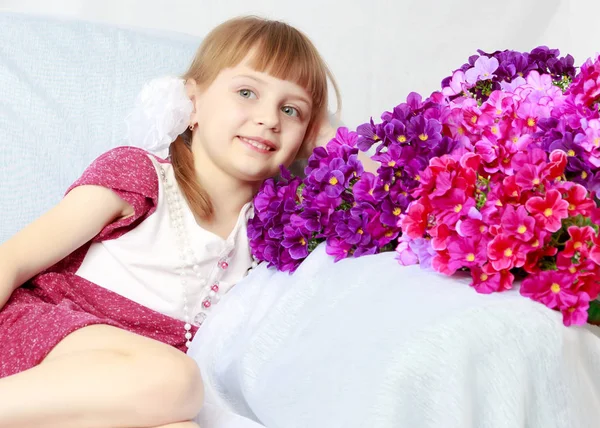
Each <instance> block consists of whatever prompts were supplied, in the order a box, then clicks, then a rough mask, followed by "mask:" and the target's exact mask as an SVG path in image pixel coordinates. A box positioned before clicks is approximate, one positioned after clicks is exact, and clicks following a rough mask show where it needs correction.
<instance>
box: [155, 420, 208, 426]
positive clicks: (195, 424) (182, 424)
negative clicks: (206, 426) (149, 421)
mask: <svg viewBox="0 0 600 428" xmlns="http://www.w3.org/2000/svg"><path fill="white" fill-rule="evenodd" d="M154 428H200V425H198V424H197V423H196V422H192V421H188V422H179V423H175V424H169V425H162V426H160V427H154Z"/></svg>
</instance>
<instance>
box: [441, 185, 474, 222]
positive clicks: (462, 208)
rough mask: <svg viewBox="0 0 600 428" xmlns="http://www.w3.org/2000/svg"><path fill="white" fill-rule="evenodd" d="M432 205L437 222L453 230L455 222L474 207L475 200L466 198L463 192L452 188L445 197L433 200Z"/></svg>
mask: <svg viewBox="0 0 600 428" xmlns="http://www.w3.org/2000/svg"><path fill="white" fill-rule="evenodd" d="M432 205H433V208H434V210H435V212H436V218H437V220H438V222H443V223H445V224H447V225H449V226H451V227H452V228H454V226H455V225H456V222H457V221H458V220H459V219H460V218H461V217H464V216H466V215H467V214H468V212H469V210H470V209H471V208H472V207H474V206H475V200H474V199H473V198H470V197H468V195H467V194H466V193H465V191H464V190H461V189H456V188H454V189H452V190H450V191H448V192H447V193H446V195H444V196H442V197H439V198H436V199H435V200H433V201H432Z"/></svg>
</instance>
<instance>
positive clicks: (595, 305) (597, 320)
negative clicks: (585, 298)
mask: <svg viewBox="0 0 600 428" xmlns="http://www.w3.org/2000/svg"><path fill="white" fill-rule="evenodd" d="M588 323H590V324H596V325H600V301H598V300H592V301H591V302H590V308H589V309H588Z"/></svg>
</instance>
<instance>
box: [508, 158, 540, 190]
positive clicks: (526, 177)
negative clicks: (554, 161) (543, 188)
mask: <svg viewBox="0 0 600 428" xmlns="http://www.w3.org/2000/svg"><path fill="white" fill-rule="evenodd" d="M543 171H544V167H543V166H542V165H532V164H526V165H524V166H523V167H522V168H520V169H519V170H518V171H517V173H516V174H515V182H516V184H517V186H519V187H520V188H521V189H522V190H531V189H534V188H536V187H539V186H540V185H542V184H543V181H544V175H543Z"/></svg>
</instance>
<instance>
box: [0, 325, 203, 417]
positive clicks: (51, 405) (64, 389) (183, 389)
mask: <svg viewBox="0 0 600 428" xmlns="http://www.w3.org/2000/svg"><path fill="white" fill-rule="evenodd" d="M202 401H203V387H202V380H201V378H200V372H199V369H198V366H197V365H196V363H195V362H194V361H193V360H192V359H191V358H189V357H188V356H187V355H185V354H183V353H182V352H180V351H178V350H176V349H174V348H172V347H170V346H168V345H164V344H162V343H160V342H157V341H154V340H152V339H148V338H145V337H142V336H139V335H136V334H133V333H129V332H127V331H124V330H120V329H118V328H115V327H110V326H106V325H94V326H89V327H85V328H82V329H80V330H77V331H75V332H73V333H71V334H70V335H68V336H67V337H66V338H65V339H63V340H62V341H61V342H60V343H59V344H58V345H57V346H56V347H55V348H54V349H53V350H52V351H51V352H50V354H48V356H47V358H46V359H45V360H44V361H43V362H42V363H41V364H40V365H38V366H37V367H34V368H32V369H30V370H26V371H24V372H22V373H18V374H16V375H13V376H9V377H7V378H4V379H0V428H8V427H10V428H59V427H60V428H71V427H72V428H82V427H86V428H128V427H136V428H145V427H160V426H161V425H167V426H168V424H172V423H175V422H179V421H189V420H191V419H192V418H194V417H195V416H196V414H197V413H198V412H199V410H200V408H201V405H202ZM184 426H185V425H184ZM191 426H194V425H191ZM175 427H176V425H175Z"/></svg>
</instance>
